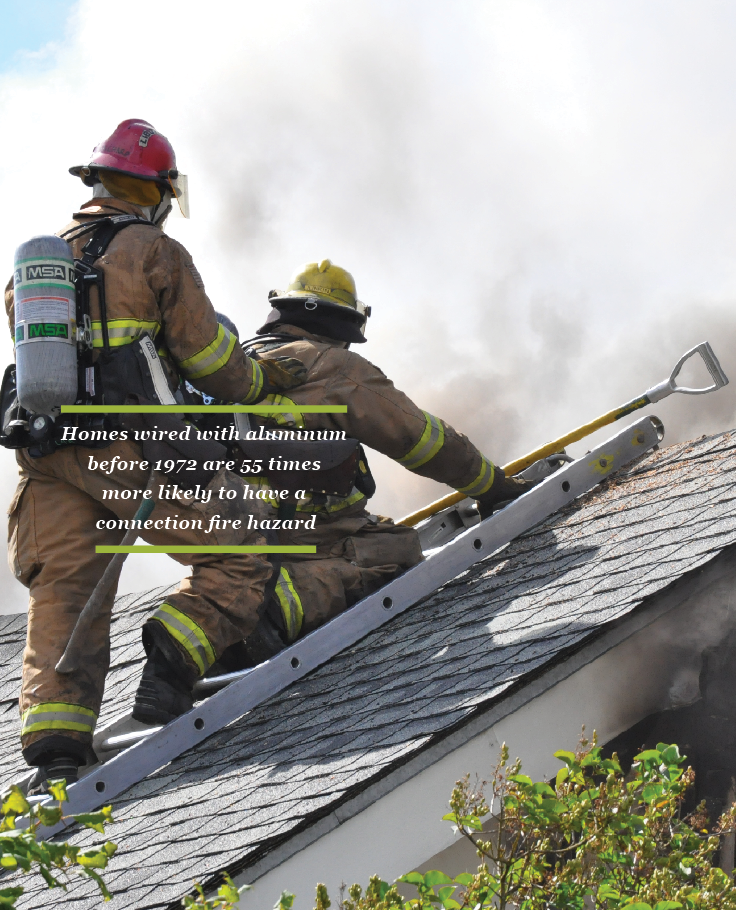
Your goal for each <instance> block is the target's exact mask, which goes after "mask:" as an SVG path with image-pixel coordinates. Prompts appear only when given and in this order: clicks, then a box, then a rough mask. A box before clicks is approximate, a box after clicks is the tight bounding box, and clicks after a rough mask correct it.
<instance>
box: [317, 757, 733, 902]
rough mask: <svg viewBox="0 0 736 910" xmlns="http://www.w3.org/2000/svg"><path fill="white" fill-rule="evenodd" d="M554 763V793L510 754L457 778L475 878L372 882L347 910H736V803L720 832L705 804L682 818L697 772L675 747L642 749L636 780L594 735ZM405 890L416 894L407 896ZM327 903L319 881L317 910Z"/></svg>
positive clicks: (460, 824)
mask: <svg viewBox="0 0 736 910" xmlns="http://www.w3.org/2000/svg"><path fill="white" fill-rule="evenodd" d="M555 757H556V758H558V759H560V761H561V762H562V763H563V767H562V768H561V769H560V770H559V772H558V773H557V776H556V779H555V781H554V786H552V785H550V784H549V783H546V782H543V781H538V782H534V781H532V780H531V778H529V777H527V776H526V775H524V774H522V773H521V771H522V768H521V762H520V761H518V760H517V761H515V762H514V763H513V764H509V760H508V759H509V756H508V749H507V748H506V746H504V747H503V749H502V752H501V758H500V760H499V762H498V764H497V766H496V768H495V769H494V772H493V775H492V778H491V780H490V781H489V782H485V781H484V782H482V783H480V784H479V785H475V786H471V783H470V779H469V777H467V776H466V777H465V778H463V780H461V781H458V783H457V784H456V786H455V789H454V790H453V791H452V796H451V797H450V808H451V811H450V812H449V813H448V814H447V815H446V816H444V818H445V819H447V820H448V821H450V822H452V823H453V824H454V825H455V826H456V828H457V831H458V832H459V833H460V834H461V835H462V836H463V837H465V838H467V839H468V840H469V841H470V842H472V844H473V846H474V847H475V848H476V851H477V854H478V857H479V859H480V865H479V866H478V869H477V871H476V872H475V873H474V874H470V873H463V874H462V875H458V876H455V877H454V878H451V877H450V876H448V875H445V873H443V872H440V871H437V870H432V871H430V872H426V873H424V874H422V873H419V872H410V873H408V874H407V875H402V876H401V878H399V879H398V880H397V882H396V883H395V884H393V885H389V884H388V883H387V882H384V881H382V880H381V879H380V878H379V877H378V876H374V877H373V878H372V879H371V880H370V883H369V884H368V887H367V888H366V890H365V893H363V891H362V889H361V888H360V887H359V886H358V885H353V886H352V887H351V888H349V889H347V896H345V894H344V893H342V894H341V897H340V900H339V903H338V908H339V910H430V908H434V910H439V908H443V910H466V908H467V910H484V908H497V910H510V908H512V907H513V908H515V910H517V908H518V910H589V908H595V910H736V887H735V886H734V883H733V881H732V879H731V877H730V876H728V875H726V873H725V872H723V871H722V870H721V869H719V868H718V867H716V866H715V865H714V861H715V857H716V855H717V852H718V849H719V845H720V843H721V840H722V838H723V837H724V836H725V835H726V834H729V833H732V832H733V831H735V830H736V805H735V806H732V807H731V808H730V809H729V810H728V812H726V813H725V814H724V815H723V816H722V817H721V818H720V819H719V820H718V821H717V822H716V823H715V824H713V825H709V824H708V819H707V817H706V813H705V808H704V805H702V804H701V805H700V806H698V807H697V809H696V810H695V811H694V812H693V813H691V814H689V815H685V814H684V813H683V802H684V798H685V795H686V794H687V792H688V790H690V788H691V787H692V785H693V781H694V777H695V775H694V772H693V771H692V769H691V768H684V767H683V764H684V759H683V758H682V756H681V755H680V753H679V751H678V749H677V746H672V745H667V744H665V743H660V744H659V745H658V746H657V748H656V749H650V750H647V751H645V752H642V753H641V754H640V755H637V756H636V758H635V763H634V766H633V767H632V769H631V771H630V773H629V774H625V773H624V772H623V770H622V769H621V766H620V765H619V762H618V758H617V756H616V755H614V756H613V757H612V758H610V759H605V758H603V757H602V755H601V750H600V749H599V748H598V746H597V745H596V743H595V739H594V741H593V742H592V743H590V742H588V741H586V740H582V741H581V744H580V747H579V748H578V750H577V751H576V752H565V751H561V752H556V753H555ZM398 883H403V884H404V885H410V886H412V887H413V888H415V889H416V892H417V896H416V897H415V898H410V899H408V900H405V899H404V898H403V897H402V895H401V894H400V893H399V890H398V888H397V884H398ZM330 905H331V901H330V898H329V896H328V894H327V890H326V888H325V886H324V885H318V886H317V899H316V904H315V910H327V908H328V907H330Z"/></svg>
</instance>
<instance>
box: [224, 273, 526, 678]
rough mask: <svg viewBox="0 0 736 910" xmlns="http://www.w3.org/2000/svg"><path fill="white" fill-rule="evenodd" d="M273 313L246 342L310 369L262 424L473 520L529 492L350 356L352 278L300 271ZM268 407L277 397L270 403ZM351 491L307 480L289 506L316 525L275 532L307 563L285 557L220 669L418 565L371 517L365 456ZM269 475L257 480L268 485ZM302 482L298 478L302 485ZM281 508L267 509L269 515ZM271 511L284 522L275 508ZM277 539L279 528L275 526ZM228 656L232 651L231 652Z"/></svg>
mask: <svg viewBox="0 0 736 910" xmlns="http://www.w3.org/2000/svg"><path fill="white" fill-rule="evenodd" d="M269 302H270V304H271V307H272V309H271V312H270V314H269V316H268V318H267V320H266V323H265V324H264V325H263V326H262V327H261V328H260V329H259V330H258V338H257V339H254V340H252V341H251V342H250V345H251V347H250V348H249V347H248V344H246V345H245V347H246V351H247V352H249V353H256V352H257V354H258V356H259V357H261V358H262V360H263V361H267V360H268V359H269V358H275V357H281V356H285V355H288V356H289V357H293V358H296V359H298V360H299V361H300V362H302V363H303V364H304V365H305V367H306V370H307V378H306V381H305V382H304V384H303V385H301V386H299V387H298V388H295V389H293V390H292V391H290V392H288V398H287V397H285V396H283V395H280V396H278V402H279V403H282V404H285V403H293V405H294V411H293V412H292V413H291V414H289V415H278V416H277V417H274V418H268V419H267V420H265V423H264V425H265V427H267V428H271V429H272V430H273V429H277V428H280V429H282V430H283V429H285V428H291V429H292V430H299V429H301V430H302V431H309V430H317V429H322V430H333V431H338V432H343V433H344V434H345V436H346V437H347V438H348V439H351V438H352V439H353V440H357V441H358V442H359V443H361V444H363V445H366V446H370V447H371V448H373V449H376V450H377V451H379V452H382V453H383V454H384V455H387V456H389V458H393V459H394V460H395V461H396V462H398V464H400V465H403V467H405V468H406V469H407V470H409V471H411V472H412V473H414V474H420V475H422V476H424V477H430V478H432V479H433V480H436V481H439V482H440V483H445V484H447V485H448V486H450V487H453V488H454V489H456V490H459V491H460V492H462V493H464V494H465V495H466V496H469V497H472V498H474V499H476V500H477V501H478V503H479V506H480V508H481V511H482V514H483V513H485V512H487V511H488V510H490V509H492V507H493V505H494V504H495V503H498V502H503V501H506V500H510V499H513V498H515V497H517V496H519V495H520V494H521V493H523V492H525V491H526V490H527V489H528V488H529V486H530V485H529V484H528V482H526V481H523V480H520V479H516V478H507V477H505V476H504V473H503V470H502V469H501V468H499V467H497V466H495V465H494V464H493V462H492V461H491V460H490V459H488V458H486V457H485V456H484V455H483V454H482V453H481V452H480V451H479V450H478V449H477V448H476V447H475V446H474V445H473V444H472V442H471V441H470V440H469V439H468V438H467V437H466V436H464V435H463V434H462V433H459V432H458V431H457V430H455V429H453V428H452V427H451V426H450V425H449V424H448V423H446V422H445V421H444V420H442V419H441V418H439V417H436V416H435V415H433V414H430V413H428V412H427V411H423V410H422V409H421V408H419V407H418V406H417V405H416V404H414V402H413V401H412V400H411V399H410V398H409V397H408V396H407V395H405V394H404V393H403V392H401V391H399V390H398V389H397V388H396V387H395V386H394V384H393V383H392V382H391V380H390V379H389V378H388V377H387V376H385V374H384V373H383V372H382V371H381V370H380V369H378V367H376V366H374V365H373V364H372V363H370V362H369V361H368V360H366V359H365V358H364V357H362V356H361V355H360V354H358V353H356V352H355V351H352V350H350V347H351V345H353V344H362V343H363V342H364V341H365V340H366V339H365V326H366V322H367V319H368V317H369V316H370V308H369V307H366V306H364V305H363V303H361V301H360V300H359V299H358V296H357V291H356V286H355V281H354V279H353V277H352V275H351V274H350V273H349V272H347V271H346V270H345V269H343V268H340V267H339V266H337V265H334V264H333V263H332V262H331V261H330V260H329V259H325V260H323V261H321V262H318V263H317V262H312V263H309V264H307V265H305V266H304V267H303V268H301V269H300V270H299V271H298V272H297V273H296V274H295V275H294V277H293V278H292V280H291V283H290V284H289V286H288V287H287V289H286V290H285V291H283V292H278V291H271V293H270V294H269ZM271 400H274V401H275V400H276V399H275V398H273V396H272V397H271ZM315 404H324V405H330V404H344V405H347V413H345V414H309V413H301V412H299V405H315ZM355 465H356V467H355V472H354V476H353V480H354V482H353V483H352V484H351V485H350V488H349V489H347V490H345V491H344V492H343V493H342V494H341V495H336V494H335V492H334V489H332V490H330V489H329V482H323V481H322V480H320V478H319V476H318V475H315V479H314V483H313V484H312V489H311V490H308V491H303V492H307V496H306V497H304V496H302V497H301V498H300V499H299V500H298V502H296V503H295V507H296V515H299V516H312V515H313V516H315V517H316V521H315V528H314V530H303V529H302V528H297V529H294V530H290V529H289V522H288V520H286V521H285V522H284V523H283V524H282V530H279V532H278V533H279V541H280V543H281V544H297V545H298V544H314V545H316V547H317V553H316V555H313V556H311V555H306V556H298V557H297V556H288V557H286V558H285V559H284V561H283V562H282V564H281V567H280V574H279V578H278V582H277V584H276V589H275V591H274V593H273V596H272V597H271V600H270V602H269V605H268V608H267V610H266V611H265V613H264V615H263V617H262V620H261V622H260V623H259V626H258V628H257V629H256V631H255V632H254V633H253V634H252V635H251V636H250V637H249V638H248V640H247V642H246V646H245V651H246V653H243V652H242V649H241V652H240V653H239V655H238V654H235V653H234V654H233V655H232V660H231V661H230V663H228V658H229V655H226V658H225V659H224V660H223V669H228V670H232V669H236V665H237V663H238V662H240V665H241V666H243V665H247V664H248V663H255V662H258V661H260V660H263V659H264V658H266V657H268V656H270V655H271V654H273V653H275V652H277V651H278V650H279V649H280V648H281V647H283V646H284V645H285V644H288V643H290V642H291V641H293V640H294V639H295V638H297V637H299V636H301V635H304V634H305V633H307V632H309V631H311V630H312V629H314V628H316V627H317V626H319V625H321V624H322V623H324V622H326V621H327V620H328V619H330V618H332V617H333V616H336V615H337V614H339V613H340V612H342V611H343V610H345V609H346V608H347V607H349V606H350V605H352V604H353V603H355V602H357V601H358V600H360V599H361V598H363V597H365V596H366V595H368V594H370V593H371V592H373V591H375V590H376V589H378V588H379V587H381V586H382V585H384V584H386V583H387V582H388V581H390V580H391V579H392V578H394V577H396V576H397V575H399V574H400V573H402V572H403V571H405V570H406V569H408V568H410V567H411V566H413V565H415V564H416V563H417V562H419V561H420V560H421V558H422V552H421V547H420V544H419V538H418V535H417V532H416V531H415V530H414V529H413V528H409V527H404V526H402V525H396V524H394V523H393V521H391V520H390V519H387V518H381V517H378V516H375V515H371V514H370V513H369V511H368V509H367V504H368V499H369V497H370V496H371V495H372V493H373V492H374V490H375V485H374V484H373V482H372V479H371V477H370V471H369V469H368V465H367V459H366V458H365V453H364V452H363V450H362V449H361V450H359V457H358V458H357V459H356V462H355ZM272 481H274V477H273V476H272V477H271V478H268V477H262V478H254V479H252V480H251V483H253V484H258V483H260V484H263V485H266V486H268V485H269V483H271V482H272ZM299 482H300V483H303V482H304V481H303V476H302V477H301V478H300V480H299ZM277 506H278V504H277V503H275V502H274V503H273V514H274V515H276V509H277ZM280 513H281V514H285V513H284V507H283V505H282V506H281V507H280ZM284 527H285V528H286V530H283V528H284ZM235 651H237V649H235Z"/></svg>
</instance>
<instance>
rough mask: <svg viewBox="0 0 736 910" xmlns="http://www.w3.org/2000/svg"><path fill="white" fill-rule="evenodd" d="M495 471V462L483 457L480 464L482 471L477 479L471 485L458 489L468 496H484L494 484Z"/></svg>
mask: <svg viewBox="0 0 736 910" xmlns="http://www.w3.org/2000/svg"><path fill="white" fill-rule="evenodd" d="M495 473H496V469H495V468H494V466H493V462H490V461H488V459H487V458H483V463H482V464H481V466H480V473H479V474H478V476H477V477H476V478H475V480H474V481H473V482H472V483H471V484H470V486H467V487H458V490H459V491H460V492H461V493H465V495H466V496H482V495H483V494H484V493H487V492H488V491H489V490H490V489H491V487H492V486H493V477H494V475H495Z"/></svg>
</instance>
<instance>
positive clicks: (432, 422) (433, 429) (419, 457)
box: [397, 411, 445, 471]
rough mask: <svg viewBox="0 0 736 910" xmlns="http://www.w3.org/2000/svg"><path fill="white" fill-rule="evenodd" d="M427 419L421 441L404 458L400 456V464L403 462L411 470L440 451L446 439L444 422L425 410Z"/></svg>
mask: <svg viewBox="0 0 736 910" xmlns="http://www.w3.org/2000/svg"><path fill="white" fill-rule="evenodd" d="M424 416H425V419H426V421H427V424H426V426H425V429H424V432H423V433H422V436H421V438H420V440H419V442H418V443H417V444H416V445H415V446H414V448H413V449H411V450H410V451H409V452H408V453H407V454H406V455H404V457H403V458H398V459H397V461H398V462H399V464H402V465H403V466H404V467H405V468H407V469H408V470H409V471H414V470H416V469H417V468H420V467H421V466H422V465H423V464H426V462H428V461H429V460H430V459H431V458H434V456H435V455H436V454H437V452H439V450H440V449H441V448H442V445H443V443H444V441H445V428H444V427H443V426H442V423H441V422H440V421H439V420H438V419H437V418H436V417H435V416H434V415H433V414H429V413H427V411H424Z"/></svg>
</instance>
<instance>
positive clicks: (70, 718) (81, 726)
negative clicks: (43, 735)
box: [21, 702, 97, 736]
mask: <svg viewBox="0 0 736 910" xmlns="http://www.w3.org/2000/svg"><path fill="white" fill-rule="evenodd" d="M54 709H56V710H54ZM96 723H97V715H96V714H95V712H94V711H92V710H91V709H90V708H83V707H82V706H81V705H68V704H66V703H64V702H42V703H41V704H40V705H34V706H33V707H32V708H28V710H27V711H25V712H24V713H23V722H22V729H21V736H25V735H26V734H28V733H35V732H37V731H38V730H76V731H77V732H79V733H91V732H92V730H94V728H95V724H96Z"/></svg>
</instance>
